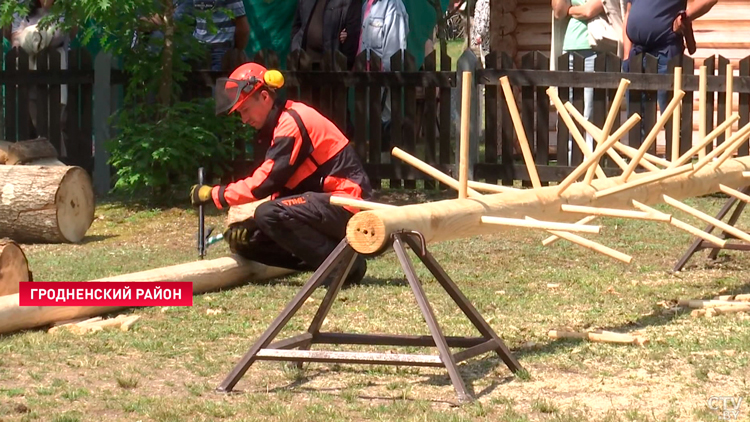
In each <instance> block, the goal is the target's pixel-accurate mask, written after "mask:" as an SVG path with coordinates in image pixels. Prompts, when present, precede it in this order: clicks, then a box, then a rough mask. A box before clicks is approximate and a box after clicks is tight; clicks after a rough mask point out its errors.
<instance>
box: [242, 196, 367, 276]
mask: <svg viewBox="0 0 750 422" xmlns="http://www.w3.org/2000/svg"><path fill="white" fill-rule="evenodd" d="M330 197H331V195H330V194H325V193H317V192H311V193H305V194H302V195H297V196H289V197H285V198H278V199H276V200H273V201H268V202H266V203H263V204H261V205H259V206H258V208H256V209H255V216H254V217H253V218H250V219H248V220H245V221H244V222H242V223H238V224H242V225H243V226H244V227H246V228H247V229H248V231H249V242H248V244H247V245H240V246H238V249H237V250H234V251H233V252H235V253H237V254H239V255H240V256H242V257H244V258H247V259H250V260H253V261H257V262H260V263H262V264H265V265H269V266H273V267H281V268H289V269H292V270H297V271H315V270H317V269H318V267H319V266H320V264H322V263H323V261H325V259H326V258H328V255H330V254H331V252H333V250H334V249H335V248H336V246H338V244H339V243H340V242H341V241H342V240H343V239H344V237H346V224H347V223H348V222H349V219H350V218H351V217H352V215H353V214H352V213H350V212H349V211H347V210H346V209H344V208H342V207H339V206H336V205H331V203H330Z"/></svg>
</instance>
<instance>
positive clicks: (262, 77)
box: [215, 63, 284, 114]
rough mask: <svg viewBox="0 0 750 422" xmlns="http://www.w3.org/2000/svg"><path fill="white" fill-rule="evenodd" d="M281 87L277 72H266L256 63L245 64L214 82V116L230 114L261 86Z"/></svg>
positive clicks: (280, 76)
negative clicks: (226, 76)
mask: <svg viewBox="0 0 750 422" xmlns="http://www.w3.org/2000/svg"><path fill="white" fill-rule="evenodd" d="M283 85H284V76H283V75H282V74H281V72H279V71H278V70H268V69H266V68H265V67H263V66H261V65H259V64H257V63H245V64H243V65H241V66H240V67H238V68H237V69H235V70H234V71H233V72H232V74H231V75H229V77H228V78H219V79H217V80H216V89H215V95H216V114H220V113H224V112H227V114H231V113H232V112H234V111H235V110H237V108H239V107H240V106H241V105H242V103H243V102H245V100H247V99H248V98H249V97H250V96H251V95H253V93H255V91H257V90H258V89H260V88H261V87H263V86H265V87H267V88H270V89H277V88H281V87H282V86H283Z"/></svg>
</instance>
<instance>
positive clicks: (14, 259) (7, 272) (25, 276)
mask: <svg viewBox="0 0 750 422" xmlns="http://www.w3.org/2000/svg"><path fill="white" fill-rule="evenodd" d="M30 280H31V274H30V273H29V262H28V261H27V260H26V254H24V253H23V250H22V249H21V247H20V246H18V244H17V243H16V242H14V241H12V240H11V239H8V238H4V239H0V296H5V295H11V294H14V293H18V283H20V282H22V281H30Z"/></svg>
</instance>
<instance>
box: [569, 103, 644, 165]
mask: <svg viewBox="0 0 750 422" xmlns="http://www.w3.org/2000/svg"><path fill="white" fill-rule="evenodd" d="M565 109H566V110H568V112H569V113H570V115H571V116H573V117H574V118H575V119H576V120H577V121H578V123H579V124H580V125H581V126H583V128H584V130H586V132H588V133H590V134H591V136H592V137H593V138H594V140H595V141H596V142H597V148H596V149H598V147H599V145H600V143H599V139H601V138H602V137H603V136H602V133H603V132H602V130H601V129H599V128H598V127H596V126H595V125H594V124H593V123H591V122H589V121H588V120H586V118H585V117H583V114H581V113H580V112H579V111H578V110H577V109H576V108H575V107H574V106H573V104H571V103H570V101H568V102H566V103H565ZM632 119H637V120H635V121H633V125H635V124H636V123H638V122H639V121H640V119H641V116H639V115H638V114H633V115H632V116H630V118H629V119H628V120H627V121H626V122H625V123H626V124H628V122H631V120H632ZM618 143H619V142H616V143H615V145H617V144H618ZM596 149H595V151H596ZM607 155H609V157H610V158H611V159H612V161H614V162H615V164H617V166H618V167H620V168H621V169H623V170H625V169H626V168H628V165H627V163H625V160H623V159H622V157H620V155H619V154H617V152H615V151H614V150H613V149H611V148H608V149H607Z"/></svg>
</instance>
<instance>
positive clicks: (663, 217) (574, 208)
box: [561, 204, 672, 223]
mask: <svg viewBox="0 0 750 422" xmlns="http://www.w3.org/2000/svg"><path fill="white" fill-rule="evenodd" d="M561 208H562V210H563V211H565V212H575V213H579V214H588V215H598V216H602V217H620V218H634V219H637V220H650V221H661V222H664V223H669V220H671V219H672V216H671V215H669V214H664V213H648V212H643V211H633V210H622V209H617V208H595V207H586V206H582V205H570V204H562V206H561Z"/></svg>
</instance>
